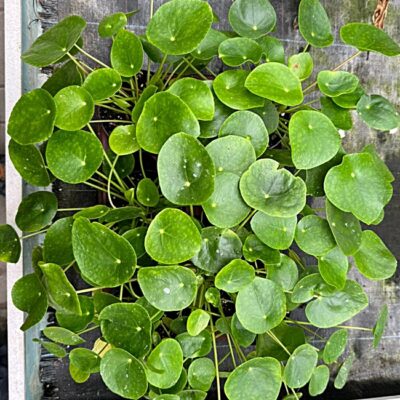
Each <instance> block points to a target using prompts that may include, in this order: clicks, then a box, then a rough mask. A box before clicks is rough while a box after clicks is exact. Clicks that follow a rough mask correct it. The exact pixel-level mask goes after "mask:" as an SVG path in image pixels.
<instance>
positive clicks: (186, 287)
mask: <svg viewBox="0 0 400 400" xmlns="http://www.w3.org/2000/svg"><path fill="white" fill-rule="evenodd" d="M138 281H139V285H140V288H141V289H142V292H143V294H144V297H146V299H147V300H148V302H149V303H150V304H151V305H152V306H154V307H156V308H158V309H159V310H163V311H180V310H183V309H184V308H186V307H188V306H189V304H190V303H191V302H192V301H193V300H194V298H195V296H196V292H197V281H196V276H195V274H194V273H193V272H192V271H191V270H190V269H189V268H186V267H180V266H169V267H162V266H158V267H146V268H141V269H140V270H139V274H138Z"/></svg>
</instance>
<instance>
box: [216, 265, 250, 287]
mask: <svg viewBox="0 0 400 400" xmlns="http://www.w3.org/2000/svg"><path fill="white" fill-rule="evenodd" d="M254 278H255V271H254V268H253V267H252V266H251V265H250V264H248V263H247V262H246V261H243V260H232V261H231V262H230V263H228V264H227V265H225V267H223V268H222V269H221V270H220V271H219V272H218V274H217V276H216V277H215V286H216V287H217V288H218V289H220V290H224V291H225V292H228V293H235V292H238V291H239V290H241V289H243V288H244V287H245V286H247V285H249V284H250V283H251V282H253V280H254Z"/></svg>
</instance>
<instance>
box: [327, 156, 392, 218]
mask: <svg viewBox="0 0 400 400" xmlns="http://www.w3.org/2000/svg"><path fill="white" fill-rule="evenodd" d="M390 182H391V179H389V176H388V175H387V172H386V171H383V170H382V169H381V168H377V161H376V160H375V159H374V156H373V155H371V154H370V153H365V152H364V153H357V154H349V155H346V156H344V157H343V161H342V163H341V164H340V165H338V166H336V167H333V168H332V169H330V170H329V172H328V173H327V175H326V178H325V184H324V188H325V193H326V195H327V197H328V199H329V201H330V202H331V203H333V204H334V205H335V206H336V207H337V208H339V209H341V210H342V211H347V212H351V213H352V214H354V215H355V216H356V217H357V218H358V219H360V220H361V221H363V222H365V223H366V224H370V223H372V222H374V221H375V220H376V219H377V218H378V217H379V215H380V214H381V212H382V210H383V208H384V206H385V205H386V204H387V203H388V202H389V201H390V199H391V197H392V193H393V188H392V185H391V184H390ZM338 185H339V186H338ZM339 188H340V189H339Z"/></svg>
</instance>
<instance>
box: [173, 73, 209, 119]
mask: <svg viewBox="0 0 400 400" xmlns="http://www.w3.org/2000/svg"><path fill="white" fill-rule="evenodd" d="M168 91H169V92H170V93H172V94H174V95H175V96H178V97H180V99H181V100H183V101H184V102H185V103H186V104H187V105H188V106H189V108H190V109H191V110H192V112H193V114H194V115H195V116H196V118H197V119H199V120H203V121H211V120H212V119H213V118H214V112H215V111H214V97H213V94H212V93H211V90H210V88H209V87H208V85H207V84H206V83H205V82H203V81H199V80H198V79H194V78H183V79H179V80H177V81H175V82H174V83H173V84H172V85H171V87H170V88H169V89H168Z"/></svg>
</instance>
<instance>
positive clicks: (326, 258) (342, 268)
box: [318, 246, 349, 289]
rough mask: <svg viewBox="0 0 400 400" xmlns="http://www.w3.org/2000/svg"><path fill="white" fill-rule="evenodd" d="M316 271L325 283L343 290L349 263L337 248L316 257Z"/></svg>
mask: <svg viewBox="0 0 400 400" xmlns="http://www.w3.org/2000/svg"><path fill="white" fill-rule="evenodd" d="M318 269H319V273H320V274H321V276H322V277H323V278H324V281H325V282H326V283H328V284H329V285H332V286H334V287H336V288H338V289H343V287H344V285H345V284H346V279H347V271H348V269H349V261H348V259H347V257H346V256H345V255H344V254H343V252H342V250H340V248H339V247H338V246H336V247H334V248H333V249H332V250H330V251H328V253H326V254H325V255H323V256H321V257H318Z"/></svg>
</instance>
